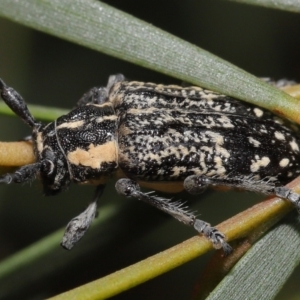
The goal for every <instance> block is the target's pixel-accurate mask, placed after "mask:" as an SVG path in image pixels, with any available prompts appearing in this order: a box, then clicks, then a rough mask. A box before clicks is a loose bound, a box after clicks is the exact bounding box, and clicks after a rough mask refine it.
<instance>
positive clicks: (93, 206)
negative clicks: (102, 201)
mask: <svg viewBox="0 0 300 300" xmlns="http://www.w3.org/2000/svg"><path fill="white" fill-rule="evenodd" d="M104 187H105V185H102V184H101V185H98V186H97V188H96V192H95V196H94V200H93V202H92V203H90V205H89V206H88V207H87V208H86V209H85V210H84V211H83V212H82V213H81V214H79V215H78V216H76V217H75V218H73V219H72V220H71V221H70V222H69V223H68V225H67V227H66V230H65V233H64V236H63V238H62V241H61V243H60V244H61V246H62V247H63V248H65V249H67V250H71V249H72V248H73V247H74V246H75V244H76V243H77V242H78V241H79V240H80V239H81V238H82V237H83V236H84V235H85V233H86V232H87V230H88V229H89V228H90V226H91V224H92V222H93V221H94V219H95V216H96V213H97V206H98V205H97V202H98V200H99V198H100V197H101V195H102V194H103V191H104Z"/></svg>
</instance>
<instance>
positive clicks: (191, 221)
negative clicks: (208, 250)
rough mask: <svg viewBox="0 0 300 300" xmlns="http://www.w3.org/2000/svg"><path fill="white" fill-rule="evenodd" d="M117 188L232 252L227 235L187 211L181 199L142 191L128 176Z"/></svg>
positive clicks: (225, 250) (226, 250) (226, 252)
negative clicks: (170, 198) (175, 199)
mask: <svg viewBox="0 0 300 300" xmlns="http://www.w3.org/2000/svg"><path fill="white" fill-rule="evenodd" d="M116 190H117V192H118V193H119V194H121V195H124V196H126V197H133V198H136V199H138V200H142V201H144V202H146V203H148V204H150V205H152V206H155V207H156V208H158V209H160V210H162V211H164V212H166V213H168V214H170V215H171V216H173V217H174V218H176V219H177V220H178V221H180V222H182V223H184V224H185V225H189V226H193V227H194V228H195V229H196V230H197V231H198V232H199V233H201V234H203V235H204V236H205V237H207V238H208V239H209V240H210V241H211V242H212V244H213V246H214V247H215V248H216V249H219V248H221V247H222V248H223V250H224V252H225V254H226V255H228V254H230V253H231V252H232V248H231V246H230V245H229V244H227V243H226V242H225V235H224V234H223V233H221V232H220V231H218V230H217V229H216V228H214V227H212V226H210V224H208V223H206V222H204V221H202V220H199V219H196V216H195V215H194V214H193V213H191V212H189V211H187V210H186V209H185V207H183V203H181V202H179V201H177V202H172V201H171V200H169V199H166V198H162V197H158V196H154V195H150V194H149V193H143V192H141V191H140V187H139V185H138V184H137V183H136V182H135V181H133V180H131V179H127V178H122V179H119V180H118V181H117V183H116Z"/></svg>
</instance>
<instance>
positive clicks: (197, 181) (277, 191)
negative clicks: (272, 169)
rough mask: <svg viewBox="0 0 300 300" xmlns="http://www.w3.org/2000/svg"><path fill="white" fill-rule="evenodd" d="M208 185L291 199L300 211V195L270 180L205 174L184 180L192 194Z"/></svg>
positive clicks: (199, 191) (185, 185)
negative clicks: (218, 176) (277, 185)
mask: <svg viewBox="0 0 300 300" xmlns="http://www.w3.org/2000/svg"><path fill="white" fill-rule="evenodd" d="M208 186H227V187H230V188H238V189H245V190H248V191H253V192H258V193H261V194H265V195H274V196H277V197H280V198H283V199H286V200H288V201H290V202H291V203H292V204H293V205H295V207H296V208H297V210H298V212H299V213H300V195H299V194H297V193H294V192H293V191H292V190H291V189H289V188H287V187H284V186H282V187H276V186H275V185H274V183H273V182H272V181H270V180H255V179H254V178H253V177H251V176H246V177H225V178H215V177H207V176H204V175H191V176H189V177H187V178H186V179H185V181H184V188H185V190H187V191H188V192H189V193H191V194H198V193H201V192H202V191H203V189H204V188H207V187H208Z"/></svg>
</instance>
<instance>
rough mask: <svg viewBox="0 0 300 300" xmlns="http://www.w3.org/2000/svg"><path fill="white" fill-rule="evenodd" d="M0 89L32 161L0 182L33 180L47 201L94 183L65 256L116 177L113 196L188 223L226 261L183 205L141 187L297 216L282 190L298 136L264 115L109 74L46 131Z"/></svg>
mask: <svg viewBox="0 0 300 300" xmlns="http://www.w3.org/2000/svg"><path fill="white" fill-rule="evenodd" d="M0 89H1V90H2V93H1V97H2V99H3V100H4V101H5V102H6V104H7V105H8V106H9V107H10V108H11V109H12V110H13V111H14V112H15V113H16V114H17V115H18V116H19V117H21V118H22V119H23V120H24V121H25V123H27V124H28V125H29V126H30V127H31V128H32V141H33V145H34V152H35V155H36V162H35V163H33V164H30V165H27V166H24V167H21V168H20V169H18V170H17V171H16V172H15V173H12V174H6V175H4V176H2V177H1V178H0V183H7V184H9V183H11V182H15V183H22V182H26V181H30V180H31V179H33V178H34V177H35V176H36V175H39V176H40V178H41V180H42V182H43V186H44V192H45V194H46V195H52V194H56V193H58V192H60V191H61V190H63V189H64V188H66V187H68V186H69V185H70V183H71V182H75V183H92V184H95V185H97V189H96V194H95V199H94V201H93V202H92V203H91V204H90V205H89V207H88V208H87V209H86V210H85V211H84V212H82V213H81V214H80V215H79V216H77V217H75V218H74V219H72V220H71V222H70V223H69V224H68V226H67V229H66V232H65V235H64V237H63V241H62V245H63V247H65V248H67V249H71V248H72V247H73V246H74V245H75V243H76V242H77V241H78V240H79V239H80V238H81V237H82V236H83V235H84V233H85V232H86V230H87V229H88V228H89V226H90V224H91V222H92V221H93V219H94V217H95V214H96V210H97V200H98V199H99V197H100V196H101V194H102V192H103V188H104V185H105V182H106V180H107V179H108V178H109V177H110V175H112V174H116V175H117V176H118V177H119V179H118V181H117V183H116V190H117V191H118V193H120V194H123V195H125V196H126V197H133V198H136V199H138V200H142V201H145V202H147V203H149V204H151V205H153V206H155V207H157V208H158V209H160V210H162V211H165V212H167V213H168V214H170V215H172V216H173V217H175V218H176V219H178V220H179V221H181V222H183V223H184V224H186V225H190V226H193V227H194V228H195V229H196V230H197V231H198V232H199V233H201V234H203V235H204V236H206V237H207V238H208V239H209V240H210V241H211V242H212V243H213V245H214V247H215V248H220V247H223V249H224V251H225V253H226V254H228V253H230V252H231V247H230V246H229V245H228V244H227V243H226V241H225V236H224V234H222V233H221V232H220V231H218V230H217V229H216V228H214V227H211V226H210V225H209V224H208V223H206V222H204V221H202V220H200V219H197V218H196V216H195V215H194V214H193V213H191V212H189V211H187V210H186V209H185V208H184V207H182V203H180V202H172V201H170V200H169V199H165V198H162V197H159V196H155V195H153V194H152V193H143V192H142V191H141V190H140V187H139V185H147V186H148V187H149V186H150V187H153V188H154V189H156V190H167V189H168V187H170V186H171V190H173V191H175V190H176V191H178V190H179V189H183V188H185V189H186V190H187V191H188V192H190V193H193V194H197V193H200V192H202V191H203V189H205V188H206V187H208V186H226V187H233V188H239V189H245V190H249V191H256V192H260V193H263V194H267V195H277V196H279V197H282V198H285V199H287V200H289V201H291V202H292V203H293V204H294V205H295V206H296V207H297V209H298V210H300V196H299V195H298V194H296V193H293V192H292V191H291V190H289V189H288V188H286V187H284V185H285V184H286V183H288V182H289V181H291V180H292V179H294V178H295V177H297V176H298V175H299V173H300V168H299V163H300V134H299V130H298V128H297V127H296V125H294V124H292V123H290V122H289V121H287V120H283V119H280V118H279V117H277V116H275V115H274V114H272V113H271V112H269V111H266V110H264V109H262V108H259V107H256V106H253V105H250V104H247V103H244V102H240V101H238V100H236V99H233V98H231V97H228V96H225V95H220V94H218V93H215V92H212V91H209V90H206V89H202V88H200V87H187V88H184V87H180V86H175V85H169V86H165V85H160V84H153V83H143V82H136V81H131V82H130V81H126V80H125V79H124V77H123V75H116V76H111V77H110V79H109V82H108V85H107V87H100V88H98V87H95V88H92V89H91V90H90V91H88V92H87V93H86V94H84V95H83V97H82V98H81V99H80V100H79V102H78V105H77V107H76V108H75V109H73V110H72V111H71V112H70V113H68V114H67V115H64V116H61V117H60V118H58V119H57V120H55V121H53V122H51V123H49V124H47V125H43V124H41V123H40V122H38V121H36V120H35V119H34V118H33V117H32V115H31V114H30V112H29V110H28V108H27V106H26V104H25V102H24V100H23V99H22V97H21V96H20V95H19V94H18V93H17V92H16V91H15V90H14V89H13V88H11V87H8V86H7V85H6V84H5V83H4V82H3V81H2V80H0ZM172 183H173V185H172ZM170 184H171V185H170ZM174 187H175V188H174Z"/></svg>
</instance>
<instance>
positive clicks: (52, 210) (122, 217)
mask: <svg viewBox="0 0 300 300" xmlns="http://www.w3.org/2000/svg"><path fill="white" fill-rule="evenodd" d="M103 2H106V3H108V4H110V5H112V6H114V7H116V8H119V9H121V10H123V11H125V12H128V13H130V14H132V15H134V16H136V17H138V18H140V19H143V20H144V21H147V22H149V23H151V24H153V25H155V26H157V27H159V28H161V29H163V30H165V31H168V32H169V33H172V34H174V35H176V36H178V37H180V38H182V39H184V40H186V41H189V42H191V43H193V44H195V45H197V46H199V47H201V48H204V49H206V50H207V51H210V52H212V53H213V54H216V55H218V56H219V57H221V58H223V59H225V60H228V61H230V62H231V63H233V64H235V65H237V66H239V67H240V68H242V69H244V70H246V71H248V72H250V73H252V74H254V75H256V76H258V77H266V76H267V77H272V78H275V79H279V78H288V79H294V80H296V81H298V82H299V81H300V60H299V53H300V39H299V37H300V17H299V15H297V14H293V13H287V12H282V11H275V10H270V9H268V10H267V9H265V8H259V7H254V6H248V5H240V4H237V3H234V2H229V1H221V0H213V1H195V0H187V1H185V2H184V4H183V2H182V1H172V5H170V2H167V1H157V0H152V1H145V2H143V4H141V3H140V2H137V1H133V0H127V1H116V0H111V1H103ZM115 73H123V74H124V75H125V76H126V77H127V78H130V79H133V80H139V81H151V82H155V83H174V84H181V82H179V81H178V80H174V79H173V78H169V77H166V76H164V75H161V74H158V73H156V72H153V71H149V70H147V69H144V68H141V67H138V66H135V65H132V64H130V63H127V62H124V61H120V60H118V59H115V58H112V57H109V56H106V55H104V54H101V53H98V52H95V51H92V50H89V49H86V48H83V47H81V46H78V45H75V44H72V43H69V42H66V41H63V40H60V39H58V38H56V37H52V36H49V35H46V34H43V33H40V32H37V31H34V30H32V29H29V28H26V27H24V26H21V25H18V24H16V23H12V22H10V21H8V20H5V19H0V77H1V78H2V79H3V80H4V81H5V82H6V83H7V84H9V85H11V86H13V87H14V88H16V89H17V90H18V91H19V92H20V93H21V94H22V95H23V97H24V98H25V100H26V101H27V102H28V103H31V104H39V105H45V106H57V107H63V108H72V107H73V106H74V105H75V103H76V102H77V100H78V99H79V98H80V97H81V95H82V94H83V93H84V92H85V91H86V90H88V89H89V88H90V87H93V86H99V85H100V86H101V85H106V82H107V78H108V76H109V75H111V74H115ZM228 84H230V82H228ZM29 134H30V131H29V129H28V128H27V127H26V126H25V125H24V124H23V123H22V122H21V121H20V120H19V119H17V118H11V117H5V116H1V118H0V139H1V140H3V141H14V140H19V139H21V138H23V137H25V136H27V135H29ZM92 196H93V187H87V186H72V187H71V188H70V189H69V190H68V191H67V192H65V193H63V194H61V195H58V196H56V197H47V198H46V197H44V196H43V195H42V190H41V187H40V184H39V182H38V181H35V182H33V183H32V184H31V185H29V184H27V185H23V186H22V185H14V186H1V189H0V245H1V246H0V259H5V258H7V257H8V256H9V255H11V254H14V253H16V252H17V251H19V250H21V249H22V248H24V247H26V246H29V245H30V244H32V243H34V242H36V241H38V240H39V239H41V238H42V237H44V236H46V235H48V234H50V233H52V232H53V231H55V230H57V229H59V228H62V227H64V226H66V224H67V223H68V221H69V220H70V219H71V218H72V217H74V216H76V215H77V214H78V213H80V212H81V211H82V210H83V209H84V208H85V207H86V206H87V204H88V203H89V202H90V200H91V198H92ZM176 198H177V199H183V200H185V201H188V205H190V206H191V208H192V210H197V211H198V213H199V214H200V215H201V218H203V219H204V220H206V221H209V222H211V223H212V224H218V223H219V222H221V221H223V220H225V219H227V218H229V217H230V216H232V215H234V214H236V213H238V212H240V211H242V210H243V209H245V208H247V207H250V206H251V205H254V204H255V203H256V202H257V201H259V200H260V199H262V198H261V197H259V196H257V195H253V194H251V193H238V192H230V193H218V192H211V191H208V192H206V193H205V194H203V195H201V196H197V197H191V196H190V195H188V194H186V193H181V194H180V195H176ZM101 206H102V207H103V209H104V211H107V210H105V209H108V210H109V212H110V213H108V217H107V219H106V221H105V223H104V225H103V226H101V227H99V228H98V227H97V228H96V229H95V230H94V231H93V232H92V233H91V234H90V237H86V238H85V239H83V240H82V242H81V243H80V244H79V245H77V247H76V248H74V250H72V252H66V251H64V250H62V249H60V246H59V244H58V245H57V253H56V254H55V257H51V258H49V259H48V260H46V261H45V260H44V261H41V262H40V263H39V264H38V265H35V266H34V269H33V270H31V272H32V273H37V274H38V272H40V270H45V269H48V268H49V269H51V265H52V264H53V262H54V260H55V261H56V260H61V261H64V260H70V263H69V264H67V265H64V267H63V268H55V269H54V270H51V271H49V272H48V273H47V275H46V276H40V279H38V278H35V279H34V282H32V283H31V284H24V286H22V285H20V286H21V287H20V289H17V288H16V286H15V284H16V282H21V281H23V278H22V274H20V278H14V280H15V281H14V282H13V281H12V282H10V284H12V286H14V287H15V289H12V290H14V292H13V294H11V295H13V298H12V296H11V295H10V297H8V296H7V297H6V296H5V295H3V296H2V298H1V292H0V299H43V298H46V297H49V296H53V295H56V294H58V293H61V292H63V291H65V290H68V289H71V288H73V287H75V286H78V285H81V284H83V283H86V282H89V281H91V280H93V279H97V278H99V277H101V276H104V275H107V274H109V273H111V272H114V271H117V270H119V269H121V268H123V267H126V266H128V265H130V264H132V263H135V262H138V261H139V260H141V259H144V258H147V257H148V256H151V255H153V254H155V253H157V252H159V251H163V250H165V249H167V248H169V247H172V246H173V245H175V244H177V243H180V242H182V241H184V240H185V239H188V238H189V237H192V236H194V235H195V232H194V231H193V229H191V228H188V227H185V226H184V225H182V224H179V223H178V222H177V221H175V220H173V219H172V218H171V217H169V216H167V215H165V214H163V213H161V212H159V211H158V210H156V209H153V208H152V207H149V206H147V205H145V204H143V203H139V202H138V201H134V200H127V199H124V198H122V197H118V196H117V194H116V192H115V190H114V182H111V184H110V186H109V187H108V188H107V189H106V191H105V193H104V196H103V198H102V199H101ZM99 213H100V216H101V207H100V210H99ZM88 234H89V233H88ZM85 248H88V251H85V250H84V249H85ZM80 253H82V254H80ZM210 256H211V254H207V255H205V256H204V257H201V258H199V259H196V260H194V261H191V262H190V263H188V264H186V265H184V266H182V267H179V268H177V269H176V270H173V271H172V272H169V273H168V274H165V275H163V276H160V277H159V278H156V279H154V280H152V281H150V282H147V283H145V284H143V285H141V286H139V287H137V288H134V289H132V290H130V291H128V292H125V293H123V294H121V295H118V296H116V297H115V298H114V299H141V297H142V298H143V299H154V298H155V299H189V298H190V296H191V293H192V290H193V287H194V285H195V284H196V283H197V279H198V278H199V277H200V275H201V270H202V269H203V268H204V266H205V264H206V262H207V261H208V259H209V257H210ZM72 257H73V258H72ZM299 278H300V270H296V272H295V274H294V275H293V277H292V278H291V279H290V280H289V282H288V283H287V284H286V286H285V288H284V289H283V290H282V291H281V293H280V294H279V295H278V296H277V298H276V299H287V297H289V299H290V298H291V297H292V296H293V295H297V294H299V292H300V286H299V284H298V282H299ZM29 282H30V281H29ZM2 284H3V283H0V285H2ZM5 284H9V283H8V282H6V283H5Z"/></svg>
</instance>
